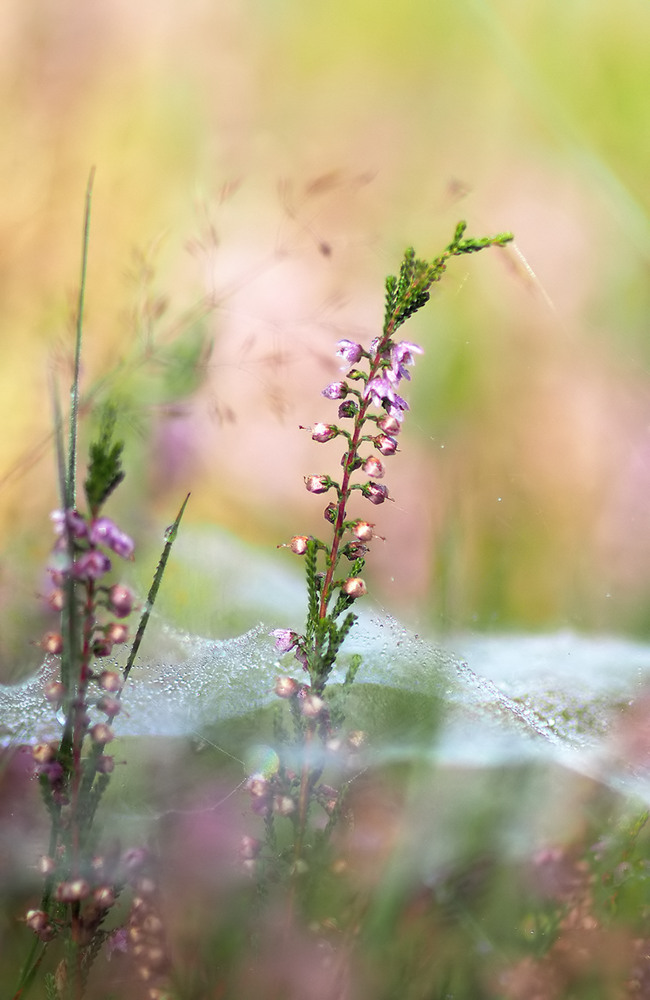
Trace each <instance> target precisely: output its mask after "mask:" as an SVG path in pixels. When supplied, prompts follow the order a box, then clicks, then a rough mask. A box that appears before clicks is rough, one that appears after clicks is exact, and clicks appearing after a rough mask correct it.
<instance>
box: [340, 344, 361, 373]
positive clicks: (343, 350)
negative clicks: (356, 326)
mask: <svg viewBox="0 0 650 1000" xmlns="http://www.w3.org/2000/svg"><path fill="white" fill-rule="evenodd" d="M336 353H337V355H338V357H340V358H343V360H344V361H345V367H346V368H347V367H348V366H349V365H356V363H357V361H360V360H361V358H362V357H363V347H362V346H361V344H356V343H355V342H354V341H353V340H339V342H338V344H337V345H336Z"/></svg>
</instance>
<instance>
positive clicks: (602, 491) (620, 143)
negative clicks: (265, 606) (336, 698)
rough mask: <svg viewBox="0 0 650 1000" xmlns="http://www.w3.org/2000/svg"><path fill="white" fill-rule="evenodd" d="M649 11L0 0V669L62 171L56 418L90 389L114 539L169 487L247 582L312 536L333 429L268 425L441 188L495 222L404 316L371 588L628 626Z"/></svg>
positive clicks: (371, 321)
mask: <svg viewBox="0 0 650 1000" xmlns="http://www.w3.org/2000/svg"><path fill="white" fill-rule="evenodd" d="M649 41H650V9H649V8H648V7H647V5H645V4H642V3H639V2H635V0H620V2H618V3H617V4H609V3H599V2H594V0H590V2H589V3H585V2H579V0H576V2H572V3H568V4H567V3H549V2H548V0H529V2H527V3H526V4H522V3H519V2H516V0H490V2H489V3H488V2H484V0H458V2H456V3H453V4H449V3H440V2H432V0H405V2H403V3H400V4H397V5H392V6H383V7H382V6H381V5H377V4H375V3H369V2H367V0H346V2H345V3H342V2H340V0H330V2H329V3H326V4H315V3H311V2H305V0H302V2H300V3H298V2H297V0H249V2H244V0H220V2H218V3H216V2H214V0H183V3H180V2H178V0H156V2H155V3H153V2H151V0H140V2H138V3H137V4H134V3H132V2H128V3H127V2H126V0H110V2H109V0H99V2H93V3H92V4H90V3H79V2H73V0H60V2H57V3H56V4H53V3H47V2H45V0H36V2H34V3H30V4H25V3H22V2H20V0H5V2H4V3H3V4H2V6H1V9H0V122H1V125H2V137H3V138H2V143H1V144H0V179H1V183H2V198H1V199H0V254H1V260H2V264H1V272H0V301H1V302H2V316H1V319H0V341H1V347H2V355H1V357H2V363H1V366H0V393H1V397H0V398H1V401H2V415H3V433H2V435H0V484H1V488H0V534H1V537H2V549H3V556H2V565H1V568H0V600H1V601H2V609H3V611H2V614H3V625H2V634H1V637H0V659H1V661H2V662H1V664H0V669H2V671H3V673H4V674H5V676H16V675H17V674H18V673H20V672H22V671H23V670H24V669H25V668H26V667H25V665H26V663H27V661H28V660H29V659H30V657H32V659H33V658H34V657H35V656H36V654H35V653H28V652H26V649H27V640H28V639H29V638H30V637H37V636H38V634H39V631H38V630H39V628H40V627H41V625H40V620H39V615H40V613H41V612H40V610H39V604H38V600H37V599H35V596H36V595H37V593H38V591H39V587H42V585H43V576H42V570H41V569H40V567H41V565H42V563H43V561H44V560H45V559H46V558H47V554H48V551H49V547H50V544H51V536H50V529H49V527H48V522H47V515H48V513H49V511H50V510H51V509H52V508H53V507H54V506H56V505H57V498H56V486H55V465H54V461H53V444H52V434H51V428H52V405H51V392H52V384H53V383H55V384H56V385H58V388H59V392H60V394H61V396H62V398H63V399H64V400H65V397H66V393H67V388H68V386H69V381H70V355H71V345H72V329H73V325H74V309H75V300H76V289H77V285H78V275H79V263H80V255H81V229H82V215H83V202H84V193H85V188H86V183H87V180H88V176H89V171H90V169H91V167H92V166H95V167H96V176H95V182H94V192H93V207H92V227H91V229H92V231H91V243H90V258H89V268H88V286H87V298H86V321H85V336H86V340H85V352H84V362H83V391H84V414H85V419H84V431H83V434H84V435H86V436H87V433H88V431H87V428H88V427H91V426H92V414H93V410H96V409H97V405H98V404H99V403H100V402H101V401H102V400H103V399H106V398H108V397H109V396H113V397H114V398H116V399H117V400H118V403H119V405H120V410H121V422H122V429H123V430H124V433H125V434H126V438H127V449H126V466H127V470H129V471H130V473H131V474H130V475H129V477H128V479H127V483H126V484H125V486H124V487H123V489H122V491H121V494H120V495H118V496H116V499H115V504H114V506H113V508H112V509H113V512H114V513H115V516H116V517H118V518H119V519H120V523H121V524H122V526H123V527H124V529H125V530H128V531H129V532H131V533H132V534H134V535H135V537H136V538H137V539H138V542H139V544H140V545H141V547H142V549H143V551H145V552H146V551H148V546H149V545H151V546H152V547H153V546H154V544H159V541H160V538H161V532H162V530H163V528H164V526H165V525H166V524H168V523H169V522H170V521H171V520H172V519H173V516H174V514H175V512H176V510H177V509H178V506H179V505H180V502H181V501H182V499H183V497H184V495H185V493H186V492H187V491H189V490H191V491H192V500H191V503H190V506H189V508H188V514H187V527H188V530H190V531H191V530H192V528H193V527H196V528H201V530H202V531H214V532H215V534H219V536H220V537H224V536H225V537H232V538H233V539H238V540H241V541H242V542H243V543H245V545H246V548H245V549H242V556H241V558H242V560H245V561H246V571H247V572H248V573H250V576H251V579H256V581H257V583H258V584H259V579H258V575H259V572H260V571H258V570H257V569H256V560H255V556H256V553H263V554H264V555H265V556H269V554H270V555H271V556H273V557H275V558H277V560H279V561H280V562H281V563H282V565H283V566H285V565H289V563H290V560H291V557H290V556H289V555H288V553H286V552H284V551H282V550H280V551H278V552H276V551H275V546H276V545H277V544H278V543H281V542H283V541H285V540H286V539H288V538H289V537H290V536H291V535H293V534H295V533H309V532H313V533H316V534H321V533H322V529H323V528H324V522H323V521H322V507H323V504H322V503H321V502H320V501H319V499H318V498H314V497H311V496H309V495H308V494H307V493H306V492H305V490H304V487H303V484H302V476H303V475H305V474H307V473H312V472H325V471H327V472H333V471H334V470H335V468H336V467H337V464H338V461H339V457H340V456H339V451H338V446H337V444H336V443H332V444H328V445H316V444H314V443H313V442H312V441H311V440H310V436H309V434H308V432H306V431H304V430H302V431H301V430H299V425H300V424H302V425H309V424H310V423H312V422H314V421H316V420H327V419H331V418H332V416H333V413H334V410H333V406H334V404H331V403H328V401H326V400H324V399H323V398H322V397H321V396H320V395H319V391H320V389H321V388H322V387H323V386H324V385H325V384H327V383H328V382H329V381H331V380H332V379H333V378H334V377H335V376H336V372H337V367H336V363H335V360H334V358H333V351H334V345H335V342H336V340H337V339H339V338H340V337H343V336H346V337H351V338H352V339H357V338H359V339H366V340H369V339H371V338H372V337H373V336H374V335H375V333H376V331H377V328H378V325H379V324H380V322H381V318H382V305H383V281H384V278H385V276H386V274H388V273H391V272H393V271H395V270H396V268H397V267H398V266H399V261H400V259H401V255H402V253H403V250H404V248H405V247H406V246H408V245H414V246H415V248H416V250H417V252H418V253H419V254H420V255H422V256H434V255H436V254H437V253H438V252H439V251H440V250H441V249H442V248H443V247H444V246H445V245H446V243H447V242H448V241H449V239H450V237H451V234H452V233H453V229H454V226H455V223H456V221H457V220H458V219H459V218H466V219H467V220H468V223H469V233H470V234H472V235H477V236H480V235H484V234H487V233H494V232H498V231H502V230H512V231H513V232H514V233H515V235H516V244H515V246H514V247H513V248H512V249H509V250H507V251H489V252H486V253H485V254H481V255H478V256H475V257H471V258H465V259H462V260H458V261H456V262H454V264H453V265H452V266H451V267H450V270H449V274H448V276H447V278H446V279H445V281H444V283H443V284H442V285H440V286H439V287H438V289H437V291H436V293H435V295H434V296H433V298H432V302H431V303H430V305H429V306H428V307H427V309H426V310H425V311H424V312H423V313H421V314H420V315H419V316H418V317H416V319H415V320H414V321H413V322H412V325H411V327H410V329H409V330H408V333H405V336H407V337H408V339H411V340H415V341H417V342H419V343H421V344H422V345H423V346H424V348H425V350H426V354H425V356H424V358H422V359H420V360H419V361H418V365H417V369H416V377H415V379H414V381H413V382H412V384H411V386H409V387H408V388H409V393H410V395H409V398H410V402H411V405H412V414H411V417H410V419H409V420H408V422H407V424H406V427H405V430H404V433H403V435H402V438H401V449H402V450H401V452H400V454H399V455H398V456H396V457H395V458H394V459H393V460H391V461H390V462H389V463H388V466H389V467H388V472H387V478H386V482H387V484H388V485H389V489H390V491H391V495H392V496H393V497H394V498H395V503H394V504H390V503H387V504H384V505H383V507H380V508H372V511H368V509H367V508H363V510H362V512H363V513H364V515H365V516H369V514H370V513H372V515H373V519H374V520H375V521H376V522H377V528H378V531H379V532H380V533H381V534H382V535H385V537H386V541H385V542H383V543H378V544H377V545H376V546H375V549H374V552H373V554H372V557H371V559H370V562H369V565H368V572H367V578H368V582H369V585H370V588H371V591H372V594H373V596H374V598H375V599H376V600H377V601H378V602H379V604H380V606H381V607H383V608H386V609H388V610H390V611H392V612H394V613H395V614H397V615H399V616H401V617H402V618H404V619H405V620H407V621H409V622H411V623H417V624H418V625H419V626H420V627H422V628H427V629H430V630H433V631H437V632H439V633H444V632H454V631H459V630H460V631H464V630H467V629H493V630H512V629H525V630H540V629H556V628H570V629H575V630H578V631H588V632H617V633H628V634H635V635H641V636H645V635H648V633H649V632H650V616H649V615H648V611H647V609H648V607H649V603H650V517H649V515H648V493H649V487H650V373H649V369H648V366H649V361H650V337H649V329H648V324H649V320H648V317H649V315H650V309H649V306H650V291H649V284H648V262H649V260H650V221H649V218H648V209H649V202H650V193H649V189H648V177H649V176H650V102H649V101H648V94H649V93H650V60H649V59H648V43H649ZM189 537H191V536H189ZM201 537H205V536H204V535H203V536H201ZM152 551H153V548H152ZM244 553H245V554H244ZM291 566H292V567H295V568H296V571H297V572H299V571H300V567H299V566H295V563H291ZM191 571H192V567H191V559H190V560H189V562H188V561H187V560H186V562H185V564H184V567H183V570H182V572H181V571H176V575H175V577H174V573H173V572H172V584H171V586H172V591H170V594H171V595H172V596H171V597H170V598H168V601H169V602H170V604H171V605H173V604H174V603H175V605H176V607H177V608H181V609H182V608H183V607H185V608H186V609H187V607H188V606H189V605H191V610H192V613H191V627H193V628H197V629H198V628H200V627H202V626H201V622H202V620H203V618H204V619H205V626H204V630H206V631H207V630H209V629H210V628H213V629H217V630H218V628H219V624H218V621H217V624H216V625H215V624H214V622H215V620H216V619H215V617H214V604H215V593H218V591H219V588H221V590H222V591H223V589H224V588H226V589H227V586H228V580H227V579H226V580H224V579H223V572H224V571H223V570H221V569H220V567H219V565H218V560H215V565H214V566H213V567H212V569H211V571H210V572H211V573H212V575H213V582H214V585H215V588H216V589H215V590H214V591H213V590H212V589H211V586H210V581H209V580H207V582H206V577H205V575H204V576H203V577H202V583H201V586H199V587H194V588H192V586H191V581H190V580H189V577H190V576H191ZM220 574H221V575H220ZM174 581H175V582H174ZM272 585H273V584H272V581H271V580H270V581H269V586H270V587H271V586H272ZM174 586H176V588H177V590H176V591H175V592H174V591H173V587H174ZM183 588H185V589H183ZM188 594H189V595H190V597H188ZM174 595H175V596H174ZM182 617H183V612H182V611H181V612H180V618H181V619H182ZM217 619H218V616H217ZM181 624H182V621H181ZM276 624H280V625H281V624H284V623H283V622H278V623H276Z"/></svg>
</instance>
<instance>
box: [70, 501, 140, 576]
mask: <svg viewBox="0 0 650 1000" xmlns="http://www.w3.org/2000/svg"><path fill="white" fill-rule="evenodd" d="M51 520H52V522H53V524H54V530H55V532H56V534H57V536H58V540H57V543H56V545H55V548H54V552H55V556H59V557H63V558H59V559H56V560H55V567H54V570H55V572H56V573H62V574H64V575H65V574H66V573H72V576H73V577H74V578H75V579H77V580H98V579H100V577H102V576H104V575H105V574H106V573H108V571H109V570H110V568H111V561H110V559H109V557H108V556H107V555H106V553H105V552H104V551H103V549H105V548H107V549H110V550H111V552H114V553H115V554H116V555H118V556H121V557H122V558H123V559H132V558H133V550H134V545H133V541H132V539H131V538H130V537H129V536H128V535H127V534H125V532H123V531H122V530H121V529H120V528H118V526H117V525H116V524H115V522H114V521H111V519H110V518H109V517H97V518H89V519H86V518H85V517H84V516H83V515H82V514H80V513H79V512H78V511H76V510H65V511H61V510H55V511H54V512H53V513H52V515H51ZM70 545H71V546H72V550H73V553H74V554H73V559H72V563H71V564H70V563H69V562H67V557H68V556H69V553H70Z"/></svg>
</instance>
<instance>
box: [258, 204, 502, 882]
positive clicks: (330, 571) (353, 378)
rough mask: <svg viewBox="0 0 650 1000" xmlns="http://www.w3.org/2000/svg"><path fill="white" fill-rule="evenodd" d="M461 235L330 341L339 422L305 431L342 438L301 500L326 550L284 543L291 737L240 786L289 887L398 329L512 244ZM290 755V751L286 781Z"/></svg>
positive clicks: (344, 629) (409, 357)
mask: <svg viewBox="0 0 650 1000" xmlns="http://www.w3.org/2000/svg"><path fill="white" fill-rule="evenodd" d="M465 230H466V224H465V223H464V222H461V223H459V224H458V226H457V227H456V230H455V233H454V238H453V240H452V241H451V243H450V244H449V245H448V246H447V247H446V248H445V250H444V251H443V253H442V254H441V255H440V256H439V257H436V258H435V259H434V260H432V261H427V260H422V259H419V258H417V257H416V255H415V251H414V250H413V249H409V250H407V251H406V253H405V255H404V260H403V262H402V265H401V267H400V271H399V274H398V275H396V276H394V275H391V276H390V277H388V278H387V280H386V288H385V311H384V322H383V327H382V331H381V334H380V335H379V336H378V337H376V338H375V339H374V340H373V341H372V343H371V344H370V345H369V346H368V347H363V346H362V345H361V344H359V343H356V342H355V341H352V340H347V339H344V340H340V341H339V342H338V344H337V351H336V354H337V356H338V357H339V358H340V359H341V361H342V362H343V369H342V370H343V372H344V373H345V374H344V377H343V378H341V379H340V380H337V381H335V382H332V383H330V384H329V385H328V386H326V387H325V388H324V389H323V392H322V394H323V396H325V397H326V399H328V400H330V401H332V402H338V412H337V421H339V422H337V423H322V422H319V423H316V424H314V425H313V427H311V428H309V429H310V430H311V437H312V439H313V440H314V441H315V442H317V443H319V444H326V443H328V442H330V441H333V440H337V439H339V440H342V441H343V444H344V451H343V455H342V457H341V467H342V474H341V477H340V480H337V479H334V478H332V477H331V476H330V475H329V474H327V473H318V474H312V475H308V476H306V477H305V487H306V489H307V491H308V492H309V493H312V494H315V495H325V494H332V495H333V499H332V500H330V501H329V502H328V503H327V505H326V507H325V509H324V519H325V521H326V522H327V523H328V524H329V525H330V526H331V537H330V539H329V541H327V542H325V541H323V540H321V539H319V538H314V537H311V536H307V535H296V536H294V537H293V538H292V539H291V540H290V541H289V542H288V543H287V547H288V548H289V549H290V550H291V552H292V553H294V554H296V555H298V556H300V557H303V558H304V559H305V568H306V582H307V618H306V624H305V631H304V633H303V634H299V633H297V632H294V631H293V630H291V629H284V628H280V629H275V630H274V632H273V633H272V634H273V636H274V637H275V645H276V648H277V649H278V651H279V652H281V653H288V652H291V651H293V652H294V656H295V658H296V660H298V662H299V663H300V664H301V666H302V671H303V673H302V677H301V679H300V680H298V679H296V678H295V677H292V676H281V677H278V679H277V681H276V685H275V693H276V694H277V695H278V697H279V698H281V699H285V700H286V701H288V702H289V705H290V709H291V719H292V723H293V729H294V733H293V737H292V738H290V739H289V738H288V737H287V736H286V735H285V742H288V743H289V745H290V747H291V748H292V750H293V753H292V754H291V755H290V759H289V764H288V765H287V764H285V763H284V762H283V759H282V755H281V754H278V756H277V763H276V769H275V772H274V773H273V774H272V775H271V776H268V775H264V774H255V775H253V776H252V777H251V779H250V780H249V783H248V787H249V790H250V792H251V797H252V802H253V809H254V811H255V812H256V813H258V814H260V815H262V816H264V817H265V820H266V837H267V844H268V848H269V850H268V851H267V852H266V863H265V865H264V866H263V867H264V869H265V868H266V866H267V865H268V858H269V857H270V856H272V855H274V854H276V855H277V850H276V832H275V816H276V815H277V816H279V817H284V818H288V819H289V820H290V822H291V824H292V829H293V832H292V838H291V846H290V848H289V850H288V851H286V852H285V855H284V859H285V861H286V863H287V865H288V869H289V874H290V877H291V878H293V879H298V880H299V879H300V878H301V877H302V875H303V874H304V873H305V872H306V871H307V870H308V868H309V863H308V860H307V858H306V855H308V854H309V852H310V851H313V850H314V849H316V848H317V847H318V846H319V845H321V844H322V842H323V841H324V840H326V839H327V837H328V835H329V834H330V832H331V830H332V827H333V826H334V824H335V823H336V821H337V819H338V818H339V816H340V813H341V809H342V803H343V792H342V791H340V790H336V789H335V788H333V787H332V786H330V785H329V784H328V783H326V782H324V781H322V780H321V778H322V774H323V770H324V767H325V765H326V762H327V761H328V758H329V760H330V761H331V759H332V757H333V756H335V755H336V753H337V752H340V751H341V747H342V740H341V736H340V731H341V726H342V723H343V721H344V705H343V699H341V697H340V694H341V691H339V692H338V694H339V697H338V698H337V699H336V701H335V702H334V703H331V702H328V699H327V686H328V681H329V679H330V676H331V674H332V671H333V670H334V669H335V667H336V665H337V657H338V655H339V652H340V650H341V647H342V645H343V643H344V641H345V638H346V636H347V635H348V634H349V633H350V630H351V629H352V628H353V626H354V623H355V621H356V620H357V616H356V615H355V613H354V611H352V610H351V609H352V607H353V605H354V603H355V602H356V601H357V600H358V599H359V598H361V597H363V596H364V595H365V594H366V592H367V588H366V584H365V581H364V579H363V577H362V576H361V573H362V572H363V568H364V565H365V556H366V554H367V553H368V551H369V544H370V542H371V541H372V539H373V537H375V534H376V533H375V525H374V523H372V522H370V521H367V520H366V519H365V518H362V517H357V516H351V514H350V512H349V507H350V502H351V500H352V499H353V497H354V496H355V495H356V494H359V495H360V496H361V497H362V498H363V499H364V500H366V501H367V502H368V503H369V504H371V505H372V506H374V507H377V506H379V505H381V504H383V503H385V502H386V501H387V500H390V499H391V497H390V495H389V491H388V487H387V486H386V485H385V484H384V483H383V482H380V481H379V480H382V479H383V478H384V475H385V466H384V462H385V461H386V460H387V459H390V457H391V456H393V455H394V454H395V452H396V451H397V450H398V436H399V433H400V430H401V428H402V423H403V420H404V417H405V415H406V413H407V411H408V409H409V405H408V403H407V402H406V400H405V399H404V398H403V397H402V396H401V395H400V392H402V391H403V389H402V387H401V384H400V383H402V382H403V381H410V378H411V375H410V372H409V368H410V367H411V366H412V365H413V364H414V362H415V358H416V356H417V355H418V354H422V353H423V351H422V348H421V347H419V346H418V345H417V344H413V343H411V342H409V341H407V340H397V339H396V334H397V331H398V330H399V329H400V328H401V327H402V325H403V324H404V323H405V322H406V321H407V320H408V319H409V318H410V317H411V316H413V315H414V314H415V313H416V312H417V311H418V310H419V309H421V308H422V307H423V306H424V305H425V304H426V303H427V302H428V300H429V296H430V292H431V287H432V286H433V285H434V284H435V283H436V282H438V281H440V279H441V278H442V276H443V274H444V273H445V271H446V268H447V264H448V262H449V260H450V259H451V258H453V257H458V256H462V255H465V254H471V253H476V252H477V251H480V250H483V249H486V248H487V247H503V246H505V245H506V244H507V243H509V242H510V241H511V240H512V234H510V233H501V234H499V235H497V236H494V237H483V238H481V239H474V238H466V237H465ZM398 389H399V390H400V392H398ZM357 477H360V480H359V479H358V478H357ZM360 663H361V656H360V655H358V654H357V655H355V656H353V657H352V659H351V662H350V664H349V666H348V668H347V671H346V674H345V678H344V680H343V683H342V692H343V694H345V693H346V692H347V691H348V690H349V689H350V687H351V685H352V684H353V682H354V679H355V675H356V673H357V671H358V668H359V666H360ZM361 739H362V734H360V733H358V732H356V731H355V730H352V731H351V732H349V733H348V737H347V746H345V747H344V750H345V751H346V752H349V751H350V750H353V749H354V748H355V745H356V744H358V743H359V741H360V740H361ZM296 746H297V747H299V748H300V754H299V767H298V770H297V772H296V770H295V769H294V768H295V757H296V755H295V747H296ZM314 807H320V809H321V810H324V812H325V814H326V815H327V817H328V822H327V824H326V826H325V828H324V830H320V831H318V833H317V834H316V837H315V840H313V841H312V842H311V843H310V842H309V841H310V838H309V837H308V835H307V828H308V823H309V816H310V810H312V808H314ZM244 851H245V853H246V855H247V860H249V861H253V860H255V857H256V855H257V852H258V851H261V843H257V842H255V843H250V842H249V841H247V842H246V845H245V848H244ZM290 898H293V897H290Z"/></svg>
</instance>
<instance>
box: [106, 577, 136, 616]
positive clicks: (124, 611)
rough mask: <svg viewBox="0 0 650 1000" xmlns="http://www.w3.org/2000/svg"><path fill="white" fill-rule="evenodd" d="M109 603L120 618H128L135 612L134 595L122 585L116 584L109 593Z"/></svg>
mask: <svg viewBox="0 0 650 1000" xmlns="http://www.w3.org/2000/svg"><path fill="white" fill-rule="evenodd" d="M108 603H109V605H110V608H111V610H112V611H113V613H114V614H116V615H117V617H118V618H126V616H127V615H130V614H131V611H132V610H133V594H132V593H131V591H130V590H129V588H128V587H125V586H124V584H122V583H115V584H113V586H112V587H111V589H110V590H109V592H108Z"/></svg>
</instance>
